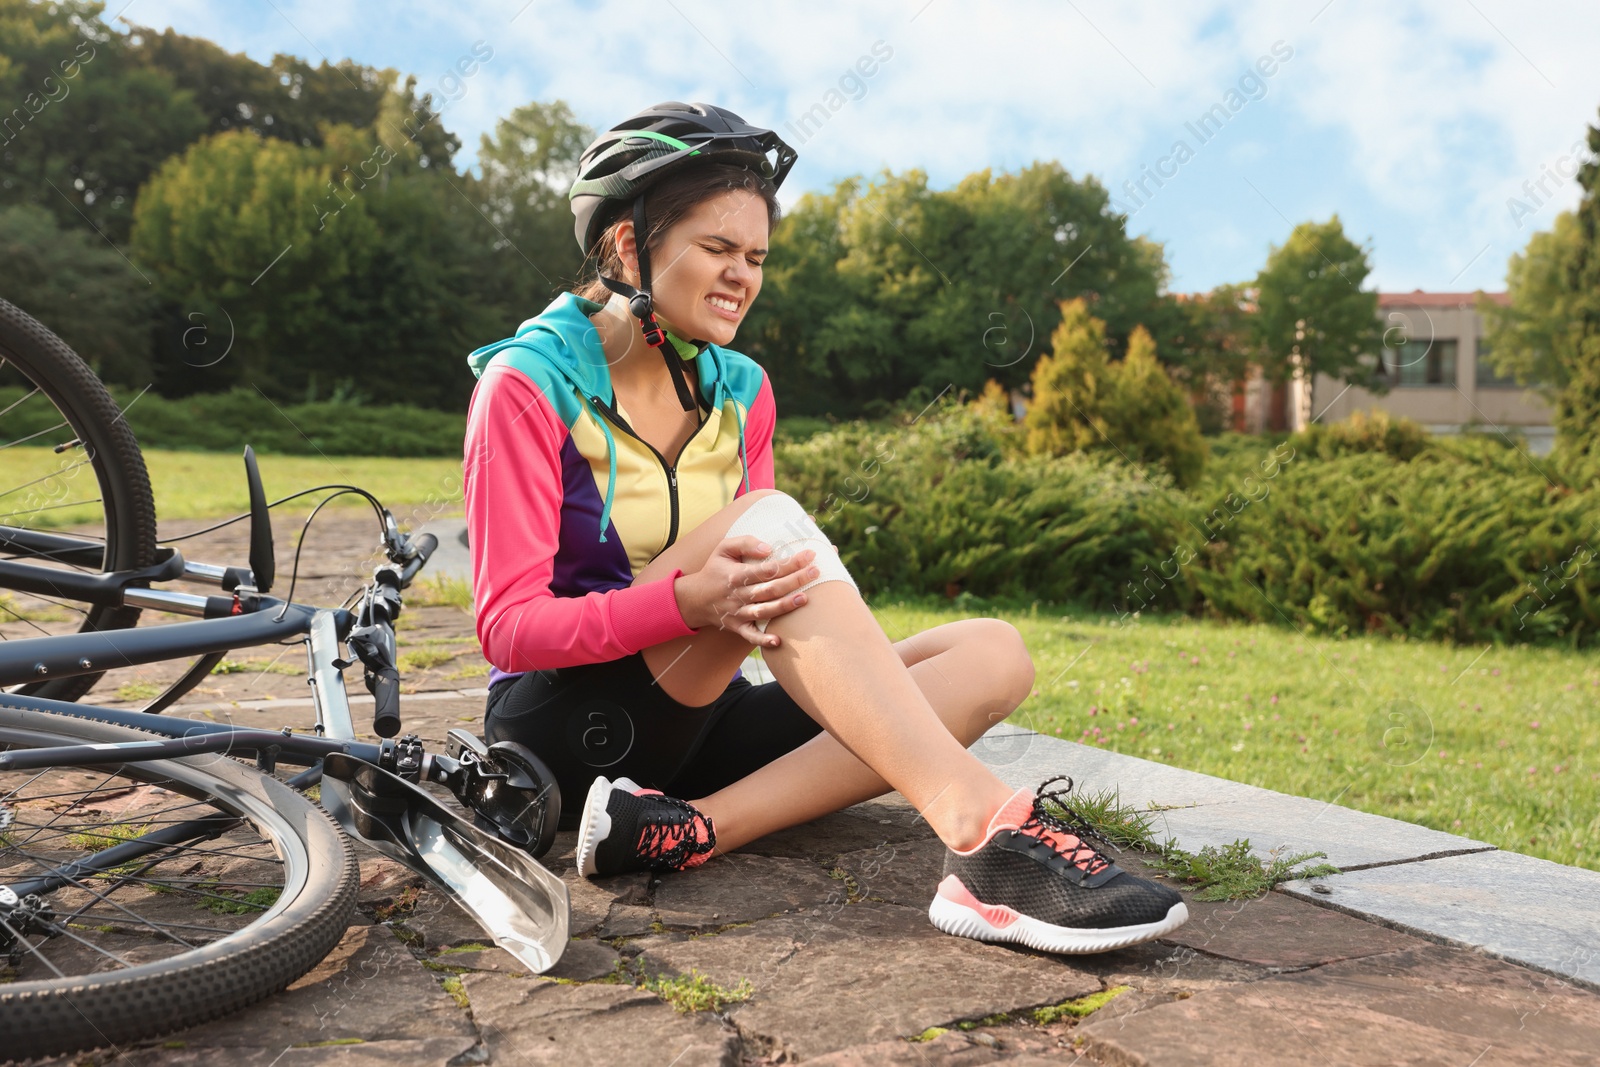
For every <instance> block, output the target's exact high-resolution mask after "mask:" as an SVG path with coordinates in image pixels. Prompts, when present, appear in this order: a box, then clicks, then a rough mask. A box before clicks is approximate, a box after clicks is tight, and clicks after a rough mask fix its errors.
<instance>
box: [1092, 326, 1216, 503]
mask: <svg viewBox="0 0 1600 1067" xmlns="http://www.w3.org/2000/svg"><path fill="white" fill-rule="evenodd" d="M1111 372H1112V373H1111V378H1112V384H1113V388H1112V390H1111V394H1110V396H1109V398H1108V402H1107V404H1106V409H1105V411H1106V422H1107V423H1108V424H1109V425H1110V427H1111V436H1112V439H1113V440H1114V441H1116V442H1117V443H1118V445H1119V448H1120V450H1121V451H1122V453H1123V454H1124V455H1125V456H1127V458H1129V459H1132V460H1137V461H1138V462H1140V463H1145V464H1159V465H1160V466H1162V467H1165V468H1166V469H1167V471H1168V473H1170V474H1171V475H1172V480H1173V481H1174V482H1176V483H1177V484H1178V487H1179V488H1181V489H1187V488H1188V487H1190V486H1192V485H1194V484H1195V483H1196V482H1198V481H1199V480H1200V472H1201V470H1202V469H1203V468H1204V467H1205V462H1206V445H1205V441H1204V440H1203V439H1202V438H1201V437H1200V426H1199V423H1198V422H1196V420H1195V415H1194V410H1193V409H1192V408H1190V407H1189V403H1188V401H1187V400H1186V399H1185V398H1184V395H1183V391H1182V390H1181V389H1179V388H1178V387H1177V386H1176V385H1175V384H1174V383H1173V381H1172V379H1171V378H1170V377H1169V376H1168V374H1167V371H1166V368H1165V367H1163V366H1162V365H1161V363H1160V361H1159V360H1157V359H1156V343H1155V341H1154V340H1153V339H1152V338H1151V336H1150V333H1149V331H1148V330H1146V329H1145V328H1144V327H1143V326H1135V327H1134V329H1133V333H1132V335H1131V336H1129V338H1128V354H1127V355H1126V356H1124V357H1123V359H1122V361H1121V362H1120V363H1113V364H1112V365H1111Z"/></svg>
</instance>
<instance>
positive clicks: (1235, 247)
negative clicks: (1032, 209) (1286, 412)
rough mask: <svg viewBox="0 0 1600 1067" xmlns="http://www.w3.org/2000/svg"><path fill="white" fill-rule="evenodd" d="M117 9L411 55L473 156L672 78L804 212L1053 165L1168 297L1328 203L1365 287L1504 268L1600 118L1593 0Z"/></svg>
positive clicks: (329, 51) (229, 31)
mask: <svg viewBox="0 0 1600 1067" xmlns="http://www.w3.org/2000/svg"><path fill="white" fill-rule="evenodd" d="M105 17H106V18H107V19H108V20H114V19H117V18H120V19H121V20H123V23H124V24H127V25H138V26H149V27H153V28H155V29H165V28H167V27H171V28H173V29H174V30H177V31H178V32H180V33H185V34H191V35H194V36H200V37H206V38H209V39H210V40H213V41H215V42H217V43H218V44H219V45H221V46H222V47H224V48H226V49H228V50H229V51H231V52H244V53H246V54H247V55H249V56H251V57H252V58H255V59H258V60H262V61H268V60H270V59H271V58H272V56H273V54H274V53H277V52H289V53H293V54H296V55H299V56H303V57H305V58H307V59H309V60H311V61H312V62H316V61H317V60H319V59H323V58H326V59H330V60H338V59H341V58H346V57H348V58H351V59H354V60H356V61H358V62H360V63H364V64H368V65H371V66H375V67H393V68H395V69H397V70H398V71H400V72H402V73H410V74H415V75H416V76H417V79H418V84H419V89H422V90H426V89H432V90H434V92H435V93H436V96H437V97H438V98H439V99H441V100H443V101H445V106H444V108H443V122H444V123H445V125H446V126H447V127H448V128H449V129H451V130H452V131H454V132H455V133H457V134H458V135H460V137H461V138H462V141H463V147H462V151H461V153H460V154H459V155H458V157H457V162H458V164H460V165H463V166H466V165H471V164H472V163H473V162H474V160H475V157H476V150H477V146H478V140H479V137H480V135H482V134H485V133H490V132H492V131H493V128H494V124H495V121H496V119H498V118H500V117H503V116H505V115H507V114H509V113H510V112H511V111H512V110H513V109H514V108H516V107H518V106H520V105H521V104H524V103H527V102H529V101H533V100H539V101H545V102H549V101H553V100H556V99H560V100H564V101H566V102H567V104H568V105H569V106H570V107H571V108H572V110H573V112H574V113H575V114H576V115H577V117H578V118H579V120H581V121H583V122H585V123H588V124H589V125H591V126H593V127H594V128H596V129H597V130H600V129H605V128H607V127H609V126H610V125H612V124H613V123H615V122H617V121H619V120H621V119H623V118H626V117H627V116H628V115H630V114H632V113H634V112H636V111H639V110H641V109H643V108H645V107H648V106H650V105H651V104H655V103H658V102H661V101H665V100H684V101H704V102H707V103H715V104H718V105H719V106H722V107H725V108H729V109H731V110H733V111H735V112H737V113H738V114H740V115H741V116H743V117H744V118H745V119H746V120H747V121H749V122H751V123H753V124H755V125H760V126H768V127H770V128H773V129H775V130H777V131H778V132H779V134H780V135H782V136H783V137H784V139H785V140H787V141H788V142H789V143H790V144H791V145H792V146H794V147H795V148H796V150H797V151H798V152H799V156H800V160H799V163H798V164H796V166H795V169H794V170H793V172H792V173H791V174H790V176H789V178H788V180H787V181H786V182H785V184H784V186H783V189H782V191H781V199H782V200H783V202H784V205H785V207H791V206H792V205H793V204H794V203H795V202H796V201H797V200H798V199H799V197H800V196H801V195H802V194H803V193H805V192H810V191H817V192H821V191H826V190H829V189H831V188H832V187H833V185H834V183H836V182H837V181H839V180H840V179H842V178H845V177H849V176H852V175H861V176H865V177H867V178H869V179H870V178H871V177H872V176H874V175H876V174H879V173H881V172H882V171H883V170H885V169H888V170H890V171H892V172H894V173H897V174H898V173H904V172H905V171H907V170H910V169H912V168H920V169H921V170H923V171H924V172H926V174H927V175H928V180H929V182H930V184H931V185H932V186H933V187H935V188H948V187H950V186H952V185H954V184H955V183H957V182H958V181H960V180H961V179H962V178H963V177H965V176H966V175H968V174H971V173H974V172H977V171H981V170H984V169H990V170H991V171H992V172H994V173H996V174H998V173H1000V172H1003V171H1016V170H1019V169H1021V168H1022V167H1025V166H1027V165H1029V164H1030V163H1032V162H1034V161H1036V160H1048V159H1054V160H1059V161H1060V162H1061V164H1062V165H1063V166H1064V167H1065V168H1066V169H1067V171H1068V172H1069V173H1071V174H1072V175H1073V176H1075V177H1083V176H1085V175H1090V174H1092V175H1094V176H1095V177H1096V178H1098V179H1099V180H1100V182H1101V183H1102V184H1103V185H1105V186H1106V187H1107V188H1108V190H1109V191H1110V192H1111V194H1112V195H1113V197H1115V198H1116V202H1117V205H1118V210H1121V211H1123V212H1125V213H1126V214H1127V215H1128V228H1129V231H1130V232H1131V233H1135V234H1141V235H1144V236H1146V237H1148V238H1150V239H1152V240H1155V241H1158V242H1160V243H1161V244H1162V245H1163V246H1164V247H1165V250H1166V260H1167V263H1168V265H1169V267H1170V270H1171V277H1170V279H1169V283H1168V288H1169V289H1171V290H1172V291H1175V292H1198V291H1203V290H1207V289H1210V288H1211V287H1213V286H1215V285H1218V284H1222V283H1224V282H1241V281H1245V280H1247V279H1250V278H1252V277H1254V276H1255V274H1256V272H1257V271H1258V270H1259V269H1260V268H1261V266H1262V265H1263V263H1264V262H1265V260H1266V257H1267V255H1268V253H1269V251H1270V249H1271V248H1272V246H1274V245H1281V244H1283V242H1284V241H1285V239H1286V238H1287V237H1288V235H1289V233H1290V231H1291V229H1292V227H1293V226H1294V225H1295V224H1296V223H1299V222H1304V221H1310V220H1315V221H1326V220H1327V219H1328V218H1330V217H1331V216H1333V215H1335V214H1337V215H1338V216H1339V219H1340V221H1341V222H1342V223H1343V225H1344V230H1345V233H1346V234H1347V235H1348V236H1349V237H1351V238H1352V239H1353V240H1355V241H1357V242H1358V243H1360V244H1362V245H1363V246H1364V247H1365V248H1366V249H1367V250H1368V260H1369V263H1370V264H1371V266H1372V268H1373V269H1372V273H1371V275H1370V276H1369V277H1368V280H1367V283H1366V285H1365V286H1364V288H1367V289H1378V290H1381V291H1384V292H1393V291H1399V292H1409V291H1411V290H1413V289H1425V290H1430V291H1435V290H1444V291H1472V290H1474V289H1484V290H1489V291H1495V290H1500V289H1503V288H1504V286H1505V276H1506V264H1507V260H1508V258H1509V257H1510V256H1511V255H1513V254H1514V253H1517V252H1518V251H1520V250H1521V249H1522V248H1523V247H1524V246H1525V245H1526V243H1527V241H1528V238H1529V237H1530V236H1531V235H1532V234H1533V233H1535V232H1537V231H1539V230H1547V229H1549V228H1550V227H1551V226H1552V224H1553V222H1554V219H1555V216H1556V215H1557V213H1559V212H1560V211H1563V210H1567V209H1570V208H1572V207H1574V206H1575V205H1576V204H1577V202H1578V199H1579V192H1580V190H1579V187H1578V184H1577V182H1576V180H1575V178H1574V175H1575V174H1576V171H1577V167H1578V165H1579V164H1580V163H1582V162H1584V161H1587V160H1588V159H1589V158H1591V157H1590V153H1589V152H1588V149H1587V147H1586V140H1585V138H1586V133H1587V129H1588V127H1589V126H1590V125H1591V124H1594V123H1596V122H1597V116H1600V63H1597V62H1596V61H1595V46H1596V44H1597V43H1600V32H1597V31H1600V4H1595V3H1594V2H1593V0H1559V2H1551V3H1540V2H1538V0H1276V2H1274V0H1235V2H1232V3H1220V2H1215V0H1194V2H1182V3H1180V2H1176V0H1169V2H1167V3H1164V4H1159V5H1158V4H1150V3H1146V4H1129V3H1109V2H1095V0H1044V2H1035V0H1012V2H1009V3H1003V4H1002V3H958V2H957V0H879V2H876V3H873V4H871V5H866V4H861V3H841V2H837V0H807V2H806V3H804V4H801V3H766V4H733V3H726V2H724V3H710V2H703V0H666V2H665V3H662V2H660V0H592V2H587V3H580V2H576V0H532V2H531V3H530V2H528V0H453V2H451V3H449V4H441V3H438V2H437V0H381V2H380V0H131V2H130V0H109V2H108V4H107V7H106V11H105ZM475 50H476V55H477V56H480V57H481V56H484V55H485V54H486V53H487V54H488V58H487V59H485V60H483V61H482V62H478V63H474V62H472V60H473V58H474V52H475ZM462 61H466V62H465V63H464V64H463V65H462V66H461V67H460V68H458V63H461V62H462ZM464 69H470V70H471V74H470V76H462V75H461V74H460V70H464ZM866 71H870V74H864V73H863V72H866ZM807 114H810V115H812V116H813V118H812V120H811V121H810V122H808V123H806V124H805V125H803V126H802V125H801V122H802V120H803V118H804V116H806V115H807ZM1068 251H1069V252H1071V251H1072V249H1070V248H1069V249H1068ZM780 253H781V249H778V248H777V247H776V246H775V247H774V254H780ZM1065 266H1067V264H1066V263H1063V267H1065Z"/></svg>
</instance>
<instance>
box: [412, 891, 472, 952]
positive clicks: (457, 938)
mask: <svg viewBox="0 0 1600 1067" xmlns="http://www.w3.org/2000/svg"><path fill="white" fill-rule="evenodd" d="M395 919H396V921H399V922H402V923H403V925H404V926H405V928H406V929H407V930H409V931H411V932H412V933H414V934H418V935H420V936H421V937H422V948H423V949H424V950H425V951H427V952H437V951H439V950H440V949H442V948H453V947H455V946H457V945H470V944H483V945H492V944H494V937H493V935H491V934H490V933H489V932H488V931H486V930H484V928H483V927H481V926H479V925H478V921H477V920H476V919H474V918H473V917H472V916H470V915H468V914H467V913H466V912H464V911H462V910H461V907H460V905H458V904H457V903H456V902H455V901H453V900H451V899H450V898H449V897H447V896H445V895H444V894H443V893H441V892H439V891H438V890H437V889H434V888H433V887H432V886H428V887H427V888H425V889H423V890H422V892H421V893H420V894H419V895H418V896H417V900H416V903H415V904H414V905H412V907H411V910H410V911H409V912H406V913H403V914H400V915H396V916H395Z"/></svg>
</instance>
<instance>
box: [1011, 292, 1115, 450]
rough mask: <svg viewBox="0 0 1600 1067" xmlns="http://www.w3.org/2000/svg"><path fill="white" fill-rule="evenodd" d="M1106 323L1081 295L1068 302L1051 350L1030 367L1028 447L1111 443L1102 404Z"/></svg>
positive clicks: (1106, 384) (1107, 385)
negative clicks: (1091, 311)
mask: <svg viewBox="0 0 1600 1067" xmlns="http://www.w3.org/2000/svg"><path fill="white" fill-rule="evenodd" d="M1111 388H1112V384H1111V367H1110V361H1109V360H1107V359H1106V327H1105V323H1104V322H1101V321H1100V320H1099V319H1097V318H1095V317H1093V316H1092V315H1090V314H1089V308H1088V305H1087V304H1086V303H1085V302H1084V300H1082V299H1081V298H1080V299H1077V300H1072V301H1069V302H1067V303H1066V304H1064V305H1063V306H1062V309H1061V324H1060V325H1059V326H1057V327H1056V330H1055V333H1053V334H1051V335H1050V353H1049V354H1048V355H1044V356H1040V357H1039V362H1038V364H1037V365H1036V366H1035V367H1034V370H1033V401H1032V403H1030V404H1029V405H1028V413H1027V415H1026V416H1025V417H1024V419H1023V428H1024V430H1025V431H1026V433H1027V445H1028V451H1029V452H1034V453H1043V454H1047V455H1052V456H1060V455H1064V454H1066V453H1068V452H1080V451H1083V450H1085V449H1090V448H1096V447H1100V446H1103V445H1106V444H1109V443H1110V442H1111V436H1110V431H1111V426H1110V424H1109V423H1108V422H1107V420H1106V417H1105V415H1104V414H1103V413H1102V410H1101V409H1102V408H1103V407H1104V406H1105V405H1106V402H1107V400H1108V397H1109V394H1110V392H1111Z"/></svg>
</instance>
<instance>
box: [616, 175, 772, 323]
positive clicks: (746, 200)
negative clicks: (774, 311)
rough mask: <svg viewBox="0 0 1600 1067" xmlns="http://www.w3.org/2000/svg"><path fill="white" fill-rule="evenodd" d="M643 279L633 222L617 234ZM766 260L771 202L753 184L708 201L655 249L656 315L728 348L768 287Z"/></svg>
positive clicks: (652, 259) (652, 282)
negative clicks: (763, 282)
mask: <svg viewBox="0 0 1600 1067" xmlns="http://www.w3.org/2000/svg"><path fill="white" fill-rule="evenodd" d="M617 237H618V240H619V241H620V242H621V245H620V250H621V251H622V254H623V257H624V261H625V262H626V263H627V264H628V266H629V267H630V268H631V270H632V271H633V273H634V280H635V281H636V280H637V271H638V265H639V264H638V260H637V258H636V257H635V256H634V254H633V252H634V243H633V223H632V222H627V223H625V224H624V226H623V227H622V228H621V232H619V233H618V234H617ZM766 258H767V203H766V201H765V200H763V199H762V198H761V197H760V196H758V195H757V194H755V193H753V192H751V191H750V190H748V189H732V190H729V191H728V192H726V193H722V194H720V195H718V196H715V197H712V198H711V199H709V200H705V201H702V202H701V203H700V204H699V205H697V206H696V207H695V208H694V209H693V210H692V211H690V212H689V213H688V214H687V215H685V216H684V217H683V218H682V219H681V220H680V221H679V222H678V224H677V225H675V226H673V227H672V229H670V230H668V231H667V233H666V235H665V236H664V237H663V239H662V242H661V246H660V249H659V251H658V250H655V249H652V250H651V253H650V274H651V278H650V286H651V290H652V295H653V297H654V300H653V302H654V305H655V312H656V318H657V319H659V320H660V321H661V324H662V325H663V326H664V327H666V328H667V329H668V330H671V331H672V332H673V333H674V334H676V335H677V336H679V337H681V338H683V339H684V340H691V339H699V340H704V341H710V342H712V343H713V344H718V345H726V344H728V343H730V342H731V341H732V340H733V335H734V333H735V332H737V331H738V329H739V323H741V322H743V321H744V316H745V313H746V312H747V311H749V310H750V304H751V303H752V302H753V301H754V300H755V298H756V294H757V293H759V292H761V263H762V261H763V260H765V259H766Z"/></svg>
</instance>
